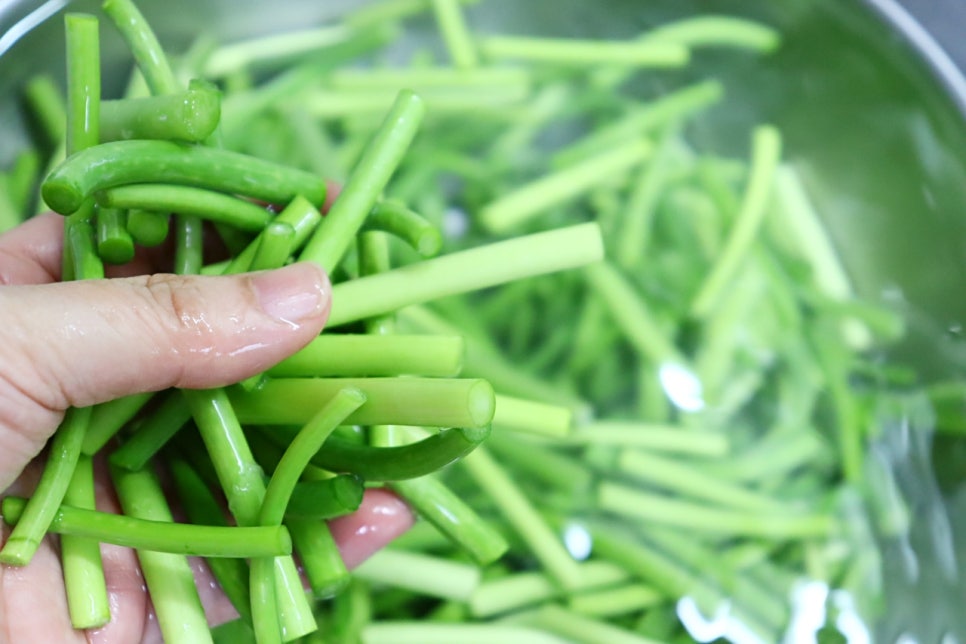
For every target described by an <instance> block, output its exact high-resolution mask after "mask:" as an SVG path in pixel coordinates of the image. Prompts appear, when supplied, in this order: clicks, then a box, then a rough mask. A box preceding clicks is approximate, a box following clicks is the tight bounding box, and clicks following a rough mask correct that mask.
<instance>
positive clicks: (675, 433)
mask: <svg viewBox="0 0 966 644" xmlns="http://www.w3.org/2000/svg"><path fill="white" fill-rule="evenodd" d="M568 442H569V443H576V444H578V445H614V446H620V447H626V448H640V449H648V450H653V451H656V452H667V453H672V454H693V455H695V456H711V457H720V456H725V455H726V454H727V453H728V450H729V446H728V437H727V436H726V435H725V434H723V433H720V432H711V431H701V430H689V429H687V428H685V427H680V426H677V425H666V424H658V423H641V422H635V421H621V420H599V421H595V422H592V423H588V424H585V425H579V426H578V427H576V428H575V429H574V431H573V433H572V434H571V435H570V437H569V438H568Z"/></svg>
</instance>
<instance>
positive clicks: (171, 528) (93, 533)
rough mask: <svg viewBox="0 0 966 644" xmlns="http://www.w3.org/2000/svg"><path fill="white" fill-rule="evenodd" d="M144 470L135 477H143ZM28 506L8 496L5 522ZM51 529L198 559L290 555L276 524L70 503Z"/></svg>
mask: <svg viewBox="0 0 966 644" xmlns="http://www.w3.org/2000/svg"><path fill="white" fill-rule="evenodd" d="M145 471H146V470H141V471H139V472H131V474H134V475H136V476H142V475H143V474H144V472H145ZM115 472H116V473H118V475H119V476H120V475H125V473H126V472H129V470H121V469H119V468H118V469H116V470H115ZM28 503H29V500H28V499H23V498H21V497H15V496H8V497H6V498H4V500H3V511H4V515H3V518H4V521H6V522H8V523H9V524H11V525H16V524H17V523H18V522H19V521H20V520H21V517H22V514H23V512H24V510H25V508H26V506H27V504H28ZM50 531H51V532H55V533H57V534H62V535H68V536H77V537H82V538H84V539H89V540H94V541H96V542H101V543H111V544H114V545H118V546H125V547H128V548H136V549H139V550H150V551H152V552H167V553H172V554H181V555H188V556H198V557H263V556H275V555H286V554H291V552H292V540H291V539H290V537H289V535H288V532H287V531H286V530H285V529H283V528H279V527H278V526H255V527H250V528H238V527H234V526H232V527H219V526H207V525H195V524H187V523H174V519H165V518H153V519H152V518H150V517H148V516H144V517H141V516H139V515H134V514H129V515H128V516H125V515H120V514H113V513H109V512H97V511H95V510H85V509H81V508H76V507H72V506H67V505H62V506H60V508H58V509H57V510H56V512H55V514H54V519H53V520H52V522H51V524H50Z"/></svg>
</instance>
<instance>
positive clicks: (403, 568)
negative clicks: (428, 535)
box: [352, 548, 480, 601]
mask: <svg viewBox="0 0 966 644" xmlns="http://www.w3.org/2000/svg"><path fill="white" fill-rule="evenodd" d="M352 574H353V575H355V576H356V577H358V578H360V579H364V580H366V581H368V582H370V583H376V584H386V585H389V586H393V587H395V588H405V589H407V590H410V591H413V592H415V593H417V594H420V595H426V596H429V597H436V598H439V599H451V600H454V601H466V600H467V599H469V598H470V596H472V594H473V591H474V590H475V589H476V587H477V586H478V585H479V583H480V569H479V568H478V567H477V566H475V565H471V564H466V563H461V562H458V561H453V560H451V559H444V558H442V557H436V556H432V555H426V554H419V553H415V552H406V551H403V550H396V549H393V548H386V549H383V550H380V551H379V552H377V553H376V554H374V555H372V556H371V557H369V559H367V560H366V561H365V562H363V563H362V565H360V566H359V567H358V568H356V569H355V570H354V571H353V573H352Z"/></svg>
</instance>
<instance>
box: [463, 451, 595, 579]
mask: <svg viewBox="0 0 966 644" xmlns="http://www.w3.org/2000/svg"><path fill="white" fill-rule="evenodd" d="M462 466H463V468H464V469H465V471H466V472H467V473H469V475H470V476H471V477H472V478H473V480H474V481H475V482H476V485H477V486H479V487H480V488H481V489H482V490H483V491H484V492H485V493H486V495H487V496H488V497H489V498H490V500H491V501H492V502H493V503H494V504H495V505H496V507H497V508H498V509H499V511H500V512H501V513H502V514H503V515H504V516H505V517H506V519H507V521H509V523H510V525H511V526H513V529H514V530H515V531H516V532H517V534H518V535H519V536H520V538H521V539H523V541H524V542H525V543H526V544H527V545H528V546H529V548H530V552H532V553H533V555H534V557H536V559H537V561H539V562H540V564H541V566H542V567H543V568H544V570H546V571H547V573H548V574H549V575H551V576H552V577H553V578H554V579H555V580H556V581H557V583H559V584H561V585H562V586H563V587H564V588H568V589H569V588H573V587H575V586H577V585H578V584H579V583H580V576H581V575H580V566H579V565H578V563H577V561H576V560H575V559H574V558H573V557H572V556H571V555H570V553H569V552H568V551H567V549H566V548H565V547H564V544H563V541H562V540H561V539H560V537H558V536H557V535H556V534H554V532H553V530H552V529H551V528H550V526H549V525H548V524H547V523H546V521H544V520H543V517H541V516H540V513H539V512H538V511H537V509H536V508H535V507H534V505H533V502H532V501H531V499H528V498H527V497H526V496H525V495H524V494H523V492H522V491H521V490H520V488H519V487H518V486H517V485H516V483H515V482H514V481H513V479H512V478H511V477H510V475H509V474H508V473H507V471H506V470H505V469H504V468H503V467H502V466H501V465H500V464H499V463H498V462H497V461H496V460H495V459H494V458H493V457H492V456H490V454H489V452H488V451H486V450H485V449H482V448H481V449H477V450H476V452H475V453H474V454H472V455H470V456H469V457H467V458H465V459H463V461H462Z"/></svg>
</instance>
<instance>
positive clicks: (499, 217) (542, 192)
mask: <svg viewBox="0 0 966 644" xmlns="http://www.w3.org/2000/svg"><path fill="white" fill-rule="evenodd" d="M651 150H652V146H651V144H650V143H648V142H647V141H645V140H642V139H640V138H632V139H630V140H629V141H624V142H622V143H621V144H620V145H618V146H615V147H614V148H612V149H607V150H605V151H602V152H600V153H598V154H595V155H594V156H591V157H587V158H585V159H583V160H582V161H580V162H579V163H576V164H574V165H573V166H570V167H566V168H563V169H561V170H557V171H555V172H551V173H549V174H546V175H544V176H542V177H540V178H539V179H535V180H534V181H531V182H530V183H525V184H523V185H521V186H519V187H517V188H515V189H513V190H511V191H509V192H507V193H506V194H504V195H502V196H501V197H499V198H498V199H496V200H495V201H492V202H490V203H489V204H487V205H486V206H484V207H483V208H482V209H481V210H480V211H479V213H478V219H479V221H480V223H481V224H482V225H483V226H484V228H486V229H487V230H488V231H490V232H492V233H506V232H508V231H510V230H513V229H514V228H516V227H518V226H521V225H522V224H525V223H528V222H530V221H531V220H533V219H534V218H535V217H537V216H538V215H540V214H543V213H544V212H546V211H548V210H550V209H552V208H554V207H555V206H559V205H561V204H564V203H567V202H569V201H572V200H574V199H576V198H577V197H579V196H581V195H583V194H585V193H587V192H588V191H590V190H592V189H593V188H595V187H597V186H599V185H601V184H603V183H608V182H611V181H613V180H614V177H615V176H620V175H621V174H622V173H626V172H627V171H629V170H630V169H631V168H633V167H635V166H637V165H638V164H639V163H641V161H643V160H644V159H646V158H647V157H648V156H649V155H650V154H651Z"/></svg>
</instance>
